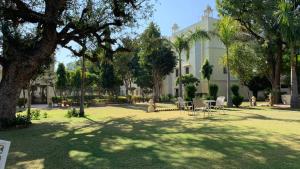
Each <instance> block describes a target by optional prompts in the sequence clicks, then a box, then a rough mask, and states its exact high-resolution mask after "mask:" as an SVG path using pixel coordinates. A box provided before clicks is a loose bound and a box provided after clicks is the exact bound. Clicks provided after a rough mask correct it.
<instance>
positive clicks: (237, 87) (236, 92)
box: [231, 85, 240, 96]
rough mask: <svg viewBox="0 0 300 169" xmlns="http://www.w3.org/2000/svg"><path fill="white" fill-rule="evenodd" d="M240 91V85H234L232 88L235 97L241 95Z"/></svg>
mask: <svg viewBox="0 0 300 169" xmlns="http://www.w3.org/2000/svg"><path fill="white" fill-rule="evenodd" d="M239 90H240V87H239V86H238V85H232V86H231V91H232V94H233V95H234V96H238V95H240V94H239Z"/></svg>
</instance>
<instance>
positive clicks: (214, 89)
mask: <svg viewBox="0 0 300 169" xmlns="http://www.w3.org/2000/svg"><path fill="white" fill-rule="evenodd" d="M218 91H219V87H218V86H217V85H216V84H211V85H209V96H210V97H211V99H210V100H217V96H218Z"/></svg>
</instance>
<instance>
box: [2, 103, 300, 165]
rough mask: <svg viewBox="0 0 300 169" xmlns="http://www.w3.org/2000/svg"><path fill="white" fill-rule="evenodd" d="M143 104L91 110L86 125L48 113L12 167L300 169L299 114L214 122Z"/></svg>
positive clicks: (15, 139) (5, 135)
mask: <svg viewBox="0 0 300 169" xmlns="http://www.w3.org/2000/svg"><path fill="white" fill-rule="evenodd" d="M144 110H145V107H144V106H143V105H136V106H130V107H127V106H119V107H113V106H108V107H102V108H89V109H87V110H86V114H87V117H86V118H82V119H79V118H71V119H68V118H65V114H66V111H67V110H43V111H47V112H48V118H47V119H42V120H39V121H34V125H33V126H31V127H30V128H26V129H19V130H9V131H2V132H0V138H1V139H5V140H10V141H12V144H11V149H10V153H9V157H8V161H7V168H8V169H12V168H18V169H22V168H30V169H31V168H45V169H52V168H53V169H57V168H72V169H73V168H74V169H77V168H82V169H87V168H130V169H134V168H143V169H144V168H151V169H156V168H172V169H173V168H195V169H201V168H205V169H206V168H272V169H273V168H282V169H287V168H295V169H296V168H300V160H299V159H300V112H299V111H289V110H280V109H270V108H261V107H258V108H253V109H246V108H244V109H231V110H228V111H226V112H225V114H220V113H219V112H214V113H215V114H214V115H213V116H212V117H210V118H205V119H203V118H202V117H203V116H202V114H199V116H196V117H195V116H188V115H187V113H183V112H176V111H174V112H158V113H146V112H145V111H144Z"/></svg>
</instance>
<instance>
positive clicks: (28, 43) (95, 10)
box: [0, 0, 152, 123]
mask: <svg viewBox="0 0 300 169" xmlns="http://www.w3.org/2000/svg"><path fill="white" fill-rule="evenodd" d="M151 11H152V8H151V3H150V2H149V0H120V1H116V0H100V1H98V0H97V1H96V0H74V1H67V0H44V1H36V0H3V1H1V2H0V13H1V15H0V20H1V22H0V27H1V33H0V41H1V42H0V44H3V45H1V48H2V49H3V50H1V51H2V54H1V55H0V64H1V66H2V67H3V79H2V80H1V83H0V121H2V122H12V121H13V120H14V119H15V113H16V103H17V98H18V97H19V95H20V91H21V89H22V88H23V87H24V86H25V84H27V83H28V82H29V80H30V79H31V78H32V77H33V76H34V74H36V70H37V69H39V68H41V67H42V66H44V65H49V64H50V61H51V55H52V54H53V53H54V51H55V49H56V48H57V46H58V45H60V46H62V47H66V46H70V45H71V44H70V43H69V42H71V41H72V43H73V44H74V43H76V44H77V45H78V46H84V45H86V44H88V43H85V44H84V43H81V40H82V39H85V38H88V40H89V42H91V43H93V44H95V46H97V47H103V48H105V46H104V45H103V44H104V42H108V43H115V41H114V40H112V39H111V38H105V37H104V35H103V34H102V33H103V31H104V30H106V29H107V28H108V27H109V28H112V29H114V30H115V31H116V32H117V31H120V29H119V28H124V27H125V26H132V25H135V24H136V23H137V21H138V20H139V19H141V18H144V16H149V14H150V12H151ZM2 122H1V123H2Z"/></svg>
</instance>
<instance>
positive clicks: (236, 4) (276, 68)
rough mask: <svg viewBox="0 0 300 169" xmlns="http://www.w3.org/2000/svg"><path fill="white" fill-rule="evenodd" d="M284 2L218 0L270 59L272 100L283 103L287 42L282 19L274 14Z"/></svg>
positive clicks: (223, 12) (222, 10)
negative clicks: (281, 86)
mask: <svg viewBox="0 0 300 169" xmlns="http://www.w3.org/2000/svg"><path fill="white" fill-rule="evenodd" d="M279 1H280V0H265V1H263V2H262V1H257V0H255V1H253V0H243V1H236V0H217V7H218V10H219V13H220V14H221V15H222V16H229V17H231V18H233V19H234V20H235V21H237V22H238V23H239V24H240V26H241V29H240V30H239V31H240V34H243V35H249V36H250V37H251V38H253V39H255V41H256V42H258V43H259V45H260V46H261V47H262V49H263V54H264V57H266V58H267V63H268V65H267V67H266V69H268V71H269V74H268V77H269V78H270V79H271V82H272V93H273V98H272V101H273V102H274V103H279V102H280V77H281V64H282V56H283V52H284V47H283V46H284V43H285V42H284V41H283V39H282V32H281V31H280V29H278V28H279V23H278V17H277V16H276V15H274V13H275V12H276V11H277V8H278V3H279Z"/></svg>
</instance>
